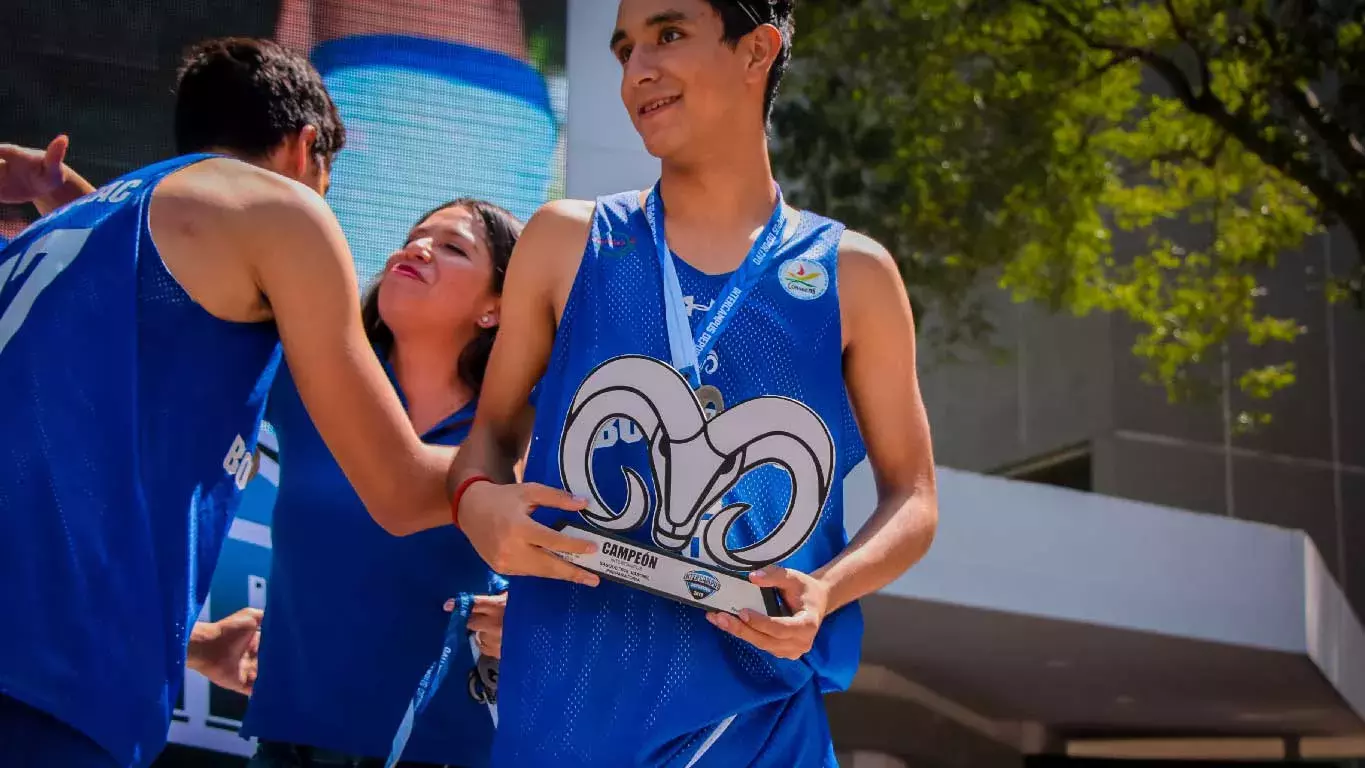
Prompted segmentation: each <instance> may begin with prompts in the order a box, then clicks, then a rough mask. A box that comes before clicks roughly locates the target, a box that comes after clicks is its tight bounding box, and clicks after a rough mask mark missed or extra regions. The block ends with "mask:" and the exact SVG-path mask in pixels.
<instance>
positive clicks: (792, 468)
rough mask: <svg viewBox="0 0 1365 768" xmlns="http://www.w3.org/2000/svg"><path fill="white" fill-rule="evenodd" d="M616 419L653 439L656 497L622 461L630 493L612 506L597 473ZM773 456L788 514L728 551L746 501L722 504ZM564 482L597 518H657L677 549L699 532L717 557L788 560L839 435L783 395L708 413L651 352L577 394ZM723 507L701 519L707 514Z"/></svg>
mask: <svg viewBox="0 0 1365 768" xmlns="http://www.w3.org/2000/svg"><path fill="white" fill-rule="evenodd" d="M612 419H628V420H630V421H633V422H635V424H636V425H637V426H638V427H639V429H640V432H641V433H643V434H644V435H645V437H646V438H648V440H649V455H650V465H651V469H652V470H653V474H654V487H655V489H656V493H655V499H654V503H653V504H651V503H650V494H649V491H648V488H647V487H646V486H645V482H644V480H643V478H641V477H640V476H639V474H638V473H636V472H635V471H634V470H633V469H631V468H629V467H622V468H621V471H622V472H623V473H624V474H625V479H626V488H627V493H626V501H625V504H624V505H623V508H622V509H621V510H619V511H615V510H611V509H609V508H608V507H607V505H606V503H605V502H604V501H603V499H602V496H601V494H599V493H598V490H597V483H596V481H595V479H594V478H593V469H592V450H593V444H594V441H595V439H596V436H597V432H598V430H600V429H601V428H602V427H603V425H605V424H606V423H607V422H608V421H610V420H612ZM766 464H772V465H775V466H778V467H781V468H782V469H784V470H786V471H787V473H788V475H790V477H791V484H792V493H791V500H790V502H789V503H788V505H787V509H786V512H785V514H783V516H782V519H781V520H780V521H779V522H778V523H777V525H776V526H775V527H774V528H773V530H772V531H771V532H770V533H769V534H768V535H767V536H765V537H764V538H763V539H761V540H759V541H757V542H754V543H752V544H749V545H747V546H744V547H740V548H737V549H730V548H729V547H728V546H727V544H726V538H727V536H728V534H729V533H730V530H731V528H733V527H734V525H735V523H736V522H737V521H738V520H739V518H740V516H742V515H743V514H744V513H745V512H747V511H748V510H749V509H750V505H749V504H744V503H734V504H729V505H726V506H723V507H721V504H722V503H723V501H722V499H723V497H724V495H725V493H726V492H727V491H729V490H730V489H731V488H733V487H734V486H735V484H736V483H738V482H739V479H740V478H741V477H743V476H744V475H745V474H746V473H747V472H749V471H750V470H753V469H756V468H758V467H760V466H763V465H766ZM559 467H560V479H561V480H562V481H563V483H564V487H565V489H567V490H568V491H569V492H571V493H573V494H574V495H576V496H579V497H581V498H585V499H587V500H588V508H587V509H585V510H584V511H583V512H582V514H583V517H584V518H585V519H586V520H587V521H588V522H590V523H592V524H593V525H596V526H598V527H600V528H604V529H607V530H612V531H626V530H632V529H634V528H636V527H638V526H640V525H641V524H643V523H644V522H645V520H646V519H649V518H651V517H652V519H653V521H654V526H653V539H654V543H655V544H656V545H658V546H659V547H660V548H661V549H664V550H667V551H673V552H679V551H681V550H682V549H683V547H684V546H686V545H687V543H688V542H689V541H691V540H692V539H693V538H694V537H695V536H697V535H698V532H699V531H698V529H699V528H700V529H701V530H700V538H701V542H702V546H703V547H704V548H705V550H706V554H707V556H708V557H709V558H710V560H711V561H712V562H714V563H715V564H716V565H719V566H723V567H727V568H732V569H735V570H741V571H747V570H752V569H755V568H761V567H763V566H765V565H768V564H769V563H774V562H777V561H779V560H782V559H784V558H786V557H788V556H789V555H791V554H792V553H794V552H796V550H797V549H799V548H800V547H801V545H802V544H804V543H805V541H806V539H807V538H808V537H809V536H810V534H811V531H813V530H814V529H815V525H816V523H817V522H819V519H820V512H821V510H822V509H824V506H825V499H826V497H827V496H828V495H829V489H830V483H831V477H832V474H833V470H834V441H833V439H832V438H831V437H830V434H829V429H828V428H827V427H826V426H825V423H824V421H822V420H821V419H820V417H819V416H818V415H816V413H815V412H814V411H812V410H811V409H810V408H808V407H806V406H805V405H804V404H802V403H799V402H797V401H795V400H791V399H789V398H785V397H759V398H755V399H753V400H748V401H745V402H742V403H739V404H738V405H735V406H733V407H731V408H730V409H729V410H726V411H724V412H723V413H721V414H719V415H717V416H716V417H715V418H713V419H711V420H709V421H708V420H707V419H706V417H705V416H704V415H703V413H702V408H701V404H700V403H698V402H697V398H696V396H695V395H693V393H692V389H691V387H690V386H688V383H687V380H686V379H684V378H683V377H682V376H681V375H680V374H679V373H678V372H677V371H675V370H673V368H672V367H670V366H668V365H666V364H664V363H662V362H659V361H658V360H655V359H653V358H649V357H641V356H635V355H628V356H624V357H617V358H613V359H611V360H608V361H607V362H605V363H603V364H602V365H600V366H598V367H597V368H596V369H595V370H593V372H592V373H590V374H588V376H587V378H585V379H584V380H583V383H582V384H581V385H579V388H578V391H577V392H576V393H575V394H574V399H573V404H572V405H571V406H570V408H569V414H568V418H567V419H566V420H565V424H564V433H563V435H562V437H561V439H560V443H559ZM717 507H720V510H719V511H718V512H716V513H715V515H714V516H711V517H710V519H707V520H703V513H704V512H708V511H711V510H714V509H716V508H717Z"/></svg>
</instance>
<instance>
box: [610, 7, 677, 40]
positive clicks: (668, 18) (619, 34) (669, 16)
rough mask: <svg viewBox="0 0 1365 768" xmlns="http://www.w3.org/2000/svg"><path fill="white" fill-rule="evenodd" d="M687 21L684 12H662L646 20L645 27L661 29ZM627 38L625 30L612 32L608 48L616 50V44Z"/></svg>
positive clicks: (619, 29)
mask: <svg viewBox="0 0 1365 768" xmlns="http://www.w3.org/2000/svg"><path fill="white" fill-rule="evenodd" d="M686 20H687V14H685V13H683V12H682V11H662V12H660V13H656V14H654V15H653V16H650V17H649V18H648V19H646V20H645V26H646V27H661V26H663V25H664V24H674V23H676V22H679V21H686ZM625 37H626V31H625V30H624V29H621V28H619V27H618V28H617V29H616V31H615V32H612V33H611V42H610V43H609V45H608V47H609V48H612V49H615V48H616V44H617V43H619V42H621V41H622V40H623V39H625Z"/></svg>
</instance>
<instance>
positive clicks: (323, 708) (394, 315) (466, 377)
mask: <svg viewBox="0 0 1365 768" xmlns="http://www.w3.org/2000/svg"><path fill="white" fill-rule="evenodd" d="M520 233H521V223H520V222H519V221H517V219H516V218H515V217H513V216H512V215H511V214H510V213H508V212H506V211H505V210H503V209H501V208H498V207H497V206H494V205H492V204H489V203H486V202H482V201H478V200H470V199H462V200H456V201H454V202H451V203H447V204H446V205H443V206H441V207H439V208H437V209H436V210H434V211H432V212H431V213H429V214H427V215H426V216H424V217H422V219H421V220H420V221H419V222H418V223H417V225H416V226H415V227H413V228H412V230H411V232H409V234H408V238H407V243H406V244H405V245H404V246H403V247H402V248H400V249H399V250H398V251H397V252H395V253H394V254H393V255H392V256H390V257H389V260H388V262H387V263H386V265H385V267H384V269H383V271H382V272H381V273H380V277H379V279H378V281H377V282H376V284H375V286H374V287H373V288H372V289H371V290H370V291H369V292H368V294H367V295H366V296H365V298H364V311H363V318H364V322H365V330H366V332H367V333H368V335H369V338H370V341H371V342H372V343H373V344H374V348H375V352H376V353H377V354H378V355H379V356H380V358H381V359H382V360H383V361H384V362H385V365H386V368H387V369H388V372H389V377H390V380H391V381H392V382H393V385H394V387H395V388H396V389H397V390H398V393H399V396H400V397H401V398H402V400H403V403H404V405H405V406H406V407H407V411H408V415H409V417H410V418H411V419H412V423H413V426H414V427H415V428H416V429H417V431H418V433H419V434H422V435H423V440H424V441H425V442H427V443H432V444H440V445H449V446H458V445H459V443H460V441H461V440H463V439H464V437H465V434H466V433H467V432H468V430H469V426H470V422H471V421H472V420H473V418H474V407H475V402H476V400H477V397H478V392H479V386H480V384H481V383H482V381H483V372H484V367H485V366H486V364H487V362H488V355H489V352H490V350H491V348H492V345H493V338H494V334H495V333H496V330H497V325H498V307H499V294H500V293H501V291H502V283H503V276H504V273H505V271H506V268H507V262H508V259H509V257H510V256H511V253H512V246H513V245H514V244H515V243H516V240H517V237H518V235H520ZM266 418H267V420H268V421H269V422H270V423H271V424H272V425H273V426H274V428H275V432H276V435H277V437H278V440H279V450H280V482H279V494H278V496H277V499H276V502H275V510H274V515H273V521H272V525H271V527H272V540H273V543H272V563H271V572H270V580H269V584H268V587H267V599H266V611H265V623H264V626H263V627H262V630H261V647H260V661H259V665H260V666H259V676H258V677H257V679H256V683H255V688H254V690H253V692H252V695H251V702H250V705H249V706H248V710H247V716H246V721H245V723H244V724H243V728H242V733H243V734H244V735H248V736H256V737H257V738H258V739H259V741H260V746H259V748H258V750H257V753H256V756H255V757H254V758H253V759H252V762H251V764H250V767H251V768H286V767H287V768H307V767H308V766H338V765H341V766H369V765H375V766H380V765H383V758H384V756H385V755H387V754H388V753H389V749H390V746H391V745H392V743H393V737H394V732H395V730H396V729H397V727H398V724H399V723H400V721H402V720H403V717H404V713H405V712H406V710H407V707H408V703H409V701H410V700H411V698H412V695H413V693H414V691H415V689H416V687H417V684H418V681H419V680H421V678H422V675H423V673H424V672H425V671H426V668H427V666H428V665H429V664H430V663H431V662H432V661H433V660H435V659H436V658H438V657H439V656H440V655H441V651H442V647H443V639H444V636H445V633H446V628H447V623H448V621H449V619H450V617H451V616H450V614H449V613H447V610H448V609H450V608H452V607H453V608H454V609H455V610H457V611H464V610H468V612H469V622H468V628H469V629H470V630H471V631H475V632H476V634H475V638H476V643H477V645H478V646H479V648H480V651H481V654H482V655H485V656H491V657H496V656H497V653H498V646H499V642H500V633H501V618H502V605H503V601H505V599H506V598H505V595H499V593H502V592H503V590H504V589H505V583H504V582H503V580H502V578H501V577H499V576H498V575H497V574H496V573H493V572H492V571H490V570H489V568H488V566H487V565H486V564H485V563H484V562H483V560H482V559H480V557H479V556H478V554H477V553H475V551H474V549H473V548H472V547H471V546H470V544H469V542H468V541H467V540H466V539H465V537H464V535H463V534H461V533H460V532H459V531H458V530H456V529H455V528H454V527H453V526H447V527H445V528H439V529H435V530H430V531H426V532H423V533H419V534H416V535H413V536H408V537H404V538H396V537H393V536H390V535H389V534H387V533H385V532H384V531H383V530H382V529H381V528H380V527H379V526H378V525H376V524H375V522H374V520H373V519H372V518H371V517H370V515H369V514H368V513H367V512H366V511H365V508H364V507H363V505H362V504H361V502H360V499H359V498H358V497H357V496H356V494H355V492H354V491H353V490H352V489H351V486H350V484H349V483H348V482H347V480H346V476H345V475H344V474H342V472H341V469H340V467H338V466H337V464H336V462H335V460H333V458H332V456H331V454H330V453H329V452H328V450H327V447H326V446H325V445H324V444H323V442H322V439H321V438H320V437H319V435H318V433H317V431H316V430H315V429H314V428H313V425H312V422H311V421H310V420H309V418H308V414H307V412H306V411H305V410H304V408H303V404H302V403H301V402H300V400H299V396H298V393H297V391H296V390H295V387H294V383H293V379H292V377H291V376H290V375H289V374H288V372H287V371H286V370H284V368H283V367H282V368H281V371H280V375H279V377H278V379H277V380H276V384H275V388H274V389H273V390H272V391H271V394H270V401H269V406H268V410H267V415H266ZM493 595H498V596H496V597H494V596H493ZM452 597H454V598H456V599H455V601H454V602H453V603H451V604H450V605H447V603H448V599H449V598H452ZM461 639H462V640H463V638H461ZM453 651H454V654H453V655H452V658H451V661H450V666H449V668H448V669H449V672H448V674H447V676H446V677H445V680H444V683H443V684H442V685H441V686H440V688H439V689H438V690H437V692H436V694H435V696H434V697H433V698H432V699H431V702H430V704H429V705H427V708H426V710H425V711H424V712H423V714H422V716H421V717H420V718H419V719H418V720H417V721H416V728H415V729H414V731H413V732H412V734H411V737H410V739H409V740H408V742H407V745H406V748H405V749H404V751H403V759H404V761H405V762H403V763H400V765H412V766H418V765H424V764H425V765H452V766H462V767H463V768H476V767H478V766H483V765H486V763H487V760H488V752H489V748H490V745H491V743H492V738H493V722H492V717H491V713H490V711H489V708H488V706H487V704H486V703H485V702H484V701H483V700H482V699H483V698H484V697H485V696H486V691H485V690H484V688H483V686H482V685H481V682H482V678H480V677H479V675H478V672H477V670H476V661H475V657H474V654H473V651H472V649H471V647H470V643H469V642H467V641H463V642H459V643H456V644H455V645H454V648H453ZM485 666H486V664H485ZM485 677H486V675H485Z"/></svg>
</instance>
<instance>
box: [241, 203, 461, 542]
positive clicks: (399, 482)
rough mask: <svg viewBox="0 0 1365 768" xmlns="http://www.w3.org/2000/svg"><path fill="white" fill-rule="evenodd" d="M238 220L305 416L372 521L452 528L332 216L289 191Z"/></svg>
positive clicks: (440, 486) (397, 526)
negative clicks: (369, 328) (378, 348)
mask: <svg viewBox="0 0 1365 768" xmlns="http://www.w3.org/2000/svg"><path fill="white" fill-rule="evenodd" d="M291 192H292V194H290V195H289V196H288V197H287V198H286V199H283V200H278V201H275V200H261V201H252V202H251V203H249V204H247V205H244V206H243V208H242V209H241V210H240V211H239V212H237V214H236V215H238V216H240V217H241V218H242V221H241V222H239V223H240V225H241V229H240V230H239V231H240V232H241V233H242V234H241V235H239V237H241V238H242V239H243V240H245V241H246V242H243V243H242V245H243V246H245V247H244V249H243V250H242V253H243V254H249V256H248V258H249V266H250V268H251V270H252V273H253V275H254V278H255V281H256V285H257V286H258V287H259V289H260V292H261V293H262V294H264V296H265V298H266V301H267V302H268V303H269V307H270V310H271V313H272V314H273V315H274V318H275V323H276V325H277V326H278V327H279V332H280V339H281V341H282V342H283V343H284V353H285V357H286V359H288V361H289V370H290V373H291V374H292V375H293V377H294V382H295V384H296V385H297V386H298V389H299V396H300V398H301V399H302V400H303V404H304V406H305V407H306V408H307V410H308V415H309V417H310V418H312V420H313V423H314V424H315V425H316V426H317V429H318V432H319V434H321V436H322V439H323V441H324V442H325V443H326V444H327V448H328V450H330V451H331V452H332V455H333V456H335V457H336V459H337V463H338V464H339V465H340V466H341V468H342V470H343V471H344V472H345V473H346V477H347V479H348V480H350V482H351V485H352V486H353V487H354V488H355V490H356V493H357V494H358V495H359V496H360V498H361V499H362V500H363V501H364V502H365V506H366V508H367V509H368V510H369V511H370V514H371V516H373V517H374V519H375V521H376V522H377V523H379V524H380V525H381V526H383V527H384V529H385V530H387V531H389V532H390V533H394V534H397V535H403V534H407V533H412V532H415V531H420V530H424V529H427V528H433V527H436V526H439V525H444V524H446V523H448V522H450V518H449V514H448V509H449V507H448V496H447V493H446V485H445V478H446V473H447V471H448V469H449V453H448V452H447V453H444V454H443V452H442V451H441V450H440V449H436V448H432V447H429V446H425V445H423V444H422V442H421V440H420V439H419V438H418V436H417V434H416V432H414V431H413V428H412V425H411V423H410V422H409V420H408V418H407V415H406V413H405V412H404V410H403V406H402V405H401V403H400V402H399V400H398V396H397V395H396V394H395V393H394V390H393V387H392V386H391V385H390V384H389V381H388V378H387V377H386V376H385V375H384V371H383V368H382V367H381V366H380V363H379V360H378V359H377V358H376V357H375V354H374V352H373V350H372V349H371V347H370V344H369V342H368V341H367V339H366V338H365V333H364V331H363V329H362V325H361V319H360V306H359V301H358V299H357V296H358V295H359V290H358V288H357V285H356V277H355V271H354V268H353V267H352V261H351V254H350V250H349V249H348V248H347V246H346V239H345V237H344V236H343V235H342V232H341V227H340V226H339V225H338V224H337V221H336V217H335V216H333V215H332V213H331V211H330V210H328V208H327V205H326V203H324V202H323V200H322V198H320V197H318V196H317V195H315V194H313V193H311V192H310V191H308V190H305V189H303V188H302V187H299V186H297V185H293V186H291Z"/></svg>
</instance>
